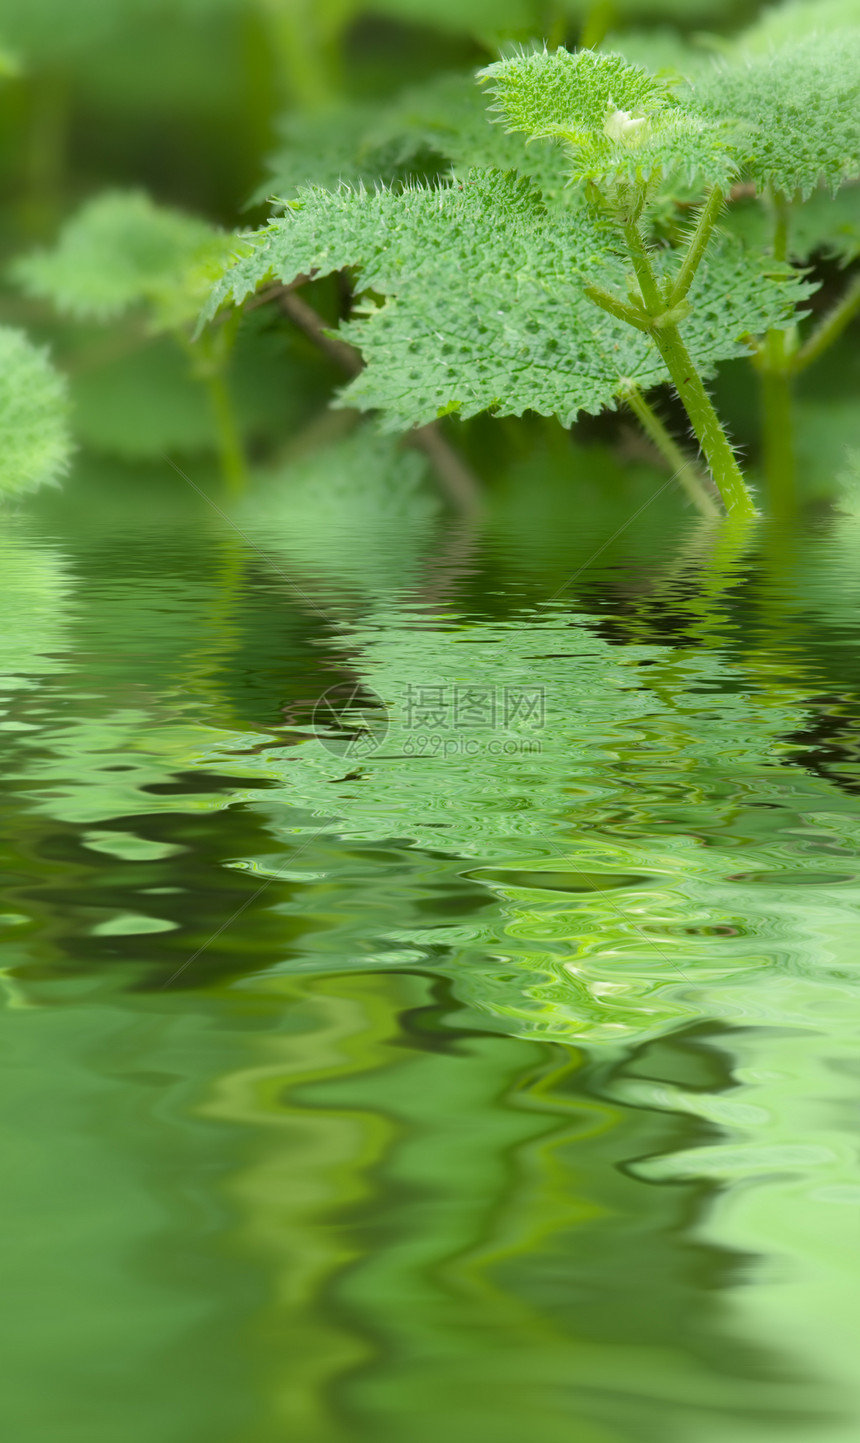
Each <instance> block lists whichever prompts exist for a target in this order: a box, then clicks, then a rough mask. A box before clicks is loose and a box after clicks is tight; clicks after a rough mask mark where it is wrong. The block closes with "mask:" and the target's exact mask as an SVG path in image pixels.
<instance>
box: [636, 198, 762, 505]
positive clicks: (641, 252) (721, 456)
mask: <svg viewBox="0 0 860 1443" xmlns="http://www.w3.org/2000/svg"><path fill="white" fill-rule="evenodd" d="M623 230H624V236H625V239H626V240H627V244H628V247H629V249H630V258H631V260H632V261H633V265H634V268H635V270H636V276H637V279H638V281H639V286H640V289H641V291H642V300H643V302H644V305H645V309H646V310H647V311H648V312H649V313H650V315H651V327H650V334H651V337H652V339H653V341H654V344H655V346H656V347H657V350H658V351H659V352H660V355H661V356H662V358H663V361H664V363H665V365H666V369H667V370H668V372H669V375H670V376H671V377H672V381H673V383H674V386H675V389H676V391H677V392H678V396H679V397H680V400H681V403H682V405H683V407H684V410H685V411H686V412H687V415H688V416H689V418H690V424H691V425H692V427H693V431H694V432H695V434H696V437H697V438H698V441H699V445H700V446H701V448H702V452H703V454H704V457H705V460H706V461H707V463H708V468H709V470H710V473H711V475H712V477H713V479H714V483H715V485H716V487H717V490H718V491H719V493H720V496H721V497H722V499H723V503H724V505H725V508H726V510H727V511H728V513H729V515H730V516H732V515H737V516H755V514H756V509H755V505H754V503H753V499H752V496H751V495H750V492H749V488H748V487H747V484H746V482H745V481H744V478H743V475H742V474H741V469H740V467H739V466H738V463H737V460H736V459H735V453H734V451H733V450H732V448H731V445H730V444H729V439H728V437H727V435H726V433H725V431H724V430H723V427H722V424H721V422H720V418H719V416H718V415H717V413H716V411H715V410H714V407H713V405H712V403H711V398H710V396H709V395H708V393H707V391H706V390H705V386H704V382H703V381H702V378H701V376H700V375H699V372H698V370H697V369H696V366H695V363H694V362H693V358H692V356H691V355H690V353H689V351H688V350H687V347H686V346H685V345H684V342H683V340H682V338H681V332H680V331H679V330H678V322H677V319H676V318H675V317H673V316H671V315H670V313H669V312H667V310H666V301H665V299H664V297H663V295H662V293H661V291H660V285H659V282H658V280H657V277H656V275H655V273H654V267H653V266H652V264H651V258H650V256H649V255H648V252H647V250H646V248H645V244H644V242H643V240H642V234H641V232H640V230H639V226H638V225H637V223H636V222H635V221H632V220H627V221H625V222H624V223H623Z"/></svg>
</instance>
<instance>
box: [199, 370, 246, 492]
mask: <svg viewBox="0 0 860 1443" xmlns="http://www.w3.org/2000/svg"><path fill="white" fill-rule="evenodd" d="M203 380H204V384H205V386H206V389H207V391H208V392H209V401H210V404H211V406H212V414H213V416H214V418H215V430H216V434H217V437H218V459H219V461H220V463H221V474H222V475H223V477H224V481H225V484H226V486H227V489H228V491H230V492H231V494H232V495H233V496H240V495H241V494H242V492H243V491H244V490H245V487H246V486H247V484H248V467H247V463H246V461H245V451H244V447H243V446H242V438H241V435H240V433H239V427H238V425H237V422H236V413H235V410H234V408H233V401H232V398H231V396H230V391H229V388H228V386H227V378H226V376H225V375H224V371H223V369H220V368H219V369H217V370H212V371H209V372H208V373H207V374H206V375H205V376H204V378H203Z"/></svg>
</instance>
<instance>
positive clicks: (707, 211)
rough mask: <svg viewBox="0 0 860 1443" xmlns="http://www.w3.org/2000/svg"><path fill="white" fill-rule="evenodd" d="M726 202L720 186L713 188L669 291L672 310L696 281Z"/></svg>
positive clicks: (667, 299) (669, 304) (668, 298)
mask: <svg viewBox="0 0 860 1443" xmlns="http://www.w3.org/2000/svg"><path fill="white" fill-rule="evenodd" d="M724 200H725V196H724V195H723V192H722V191H721V190H720V187H719V186H718V185H715V186H713V187H712V189H711V193H710V195H709V196H708V199H707V201H706V202H705V205H704V207H703V208H702V213H701V215H700V216H699V220H698V224H697V226H696V229H695V231H694V232H693V235H692V238H691V240H690V244H689V247H688V249H687V254H686V255H685V256H684V260H683V262H682V264H681V269H680V270H679V272H678V275H677V277H676V279H675V282H674V284H673V285H672V286H671V287H670V289H669V291H668V294H667V297H666V304H667V305H668V306H669V307H670V308H671V307H673V306H677V305H679V304H680V302H681V301H683V300H684V298H685V296H686V295H687V293H688V291H689V289H690V287H691V285H692V284H693V281H694V280H695V279H696V272H697V270H698V269H699V266H700V264H701V261H702V257H703V255H704V254H705V251H706V249H707V246H708V242H709V240H710V239H711V236H712V234H713V230H714V226H715V225H716V223H717V219H718V218H719V214H720V211H721V210H722V208H723V202H724Z"/></svg>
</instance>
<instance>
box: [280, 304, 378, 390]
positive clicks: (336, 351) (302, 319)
mask: <svg viewBox="0 0 860 1443" xmlns="http://www.w3.org/2000/svg"><path fill="white" fill-rule="evenodd" d="M277 299H278V304H279V305H280V307H281V310H282V311H283V312H284V314H285V315H287V316H289V318H290V320H291V321H292V322H293V324H294V325H296V326H298V328H299V330H300V331H303V332H304V334H305V335H306V336H307V337H308V339H309V340H311V341H313V343H314V345H315V346H318V347H319V349H320V350H321V351H322V352H323V354H324V355H326V356H328V358H329V360H330V361H334V363H335V365H336V366H340V368H341V370H342V371H346V372H347V373H348V374H349V375H350V376H357V375H358V373H359V371H360V370H361V369H362V366H363V365H364V362H363V361H362V359H361V354H360V352H359V351H357V350H356V349H355V346H350V345H349V344H348V343H347V342H346V341H342V340H341V339H340V338H339V337H338V336H332V335H330V334H329V331H328V328H327V326H326V324H325V321H324V320H323V318H322V316H321V315H320V313H319V311H315V310H314V308H313V306H311V305H308V302H307V301H306V300H305V299H304V297H303V296H300V295H297V294H296V292H295V291H292V290H288V289H287V288H286V287H285V288H284V289H283V290H281V291H279V292H278V294H277Z"/></svg>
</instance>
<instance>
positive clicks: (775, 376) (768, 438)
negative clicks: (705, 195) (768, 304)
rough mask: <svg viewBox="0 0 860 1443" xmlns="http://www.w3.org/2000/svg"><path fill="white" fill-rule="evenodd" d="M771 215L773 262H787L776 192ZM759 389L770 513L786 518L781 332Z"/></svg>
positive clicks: (786, 379)
mask: <svg viewBox="0 0 860 1443" xmlns="http://www.w3.org/2000/svg"><path fill="white" fill-rule="evenodd" d="M771 201H772V205H773V212H774V228H773V256H774V260H777V261H785V260H786V259H787V258H788V224H789V218H790V214H791V206H790V203H789V201H788V200H787V199H786V197H785V196H784V195H782V194H780V193H779V192H774V193H773V195H772V196H771ZM758 368H759V371H760V372H761V378H762V379H761V386H762V449H763V456H764V473H765V478H766V480H767V490H768V496H769V498H770V505H771V510H772V511H773V512H774V514H775V515H778V516H782V517H787V516H790V515H792V514H793V513H794V512H795V510H796V508H797V475H796V461H795V452H794V399H793V395H792V385H791V371H792V369H793V363H792V359H791V352H790V345H789V341H788V337H787V335H786V333H785V331H781V330H776V329H774V330H770V331H768V333H767V335H766V336H765V338H764V344H763V346H762V348H761V350H760V352H759V356H758Z"/></svg>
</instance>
